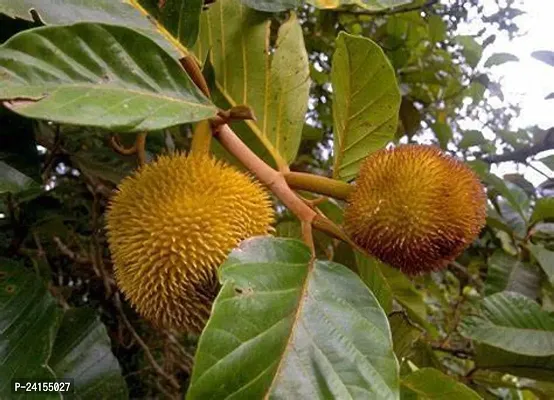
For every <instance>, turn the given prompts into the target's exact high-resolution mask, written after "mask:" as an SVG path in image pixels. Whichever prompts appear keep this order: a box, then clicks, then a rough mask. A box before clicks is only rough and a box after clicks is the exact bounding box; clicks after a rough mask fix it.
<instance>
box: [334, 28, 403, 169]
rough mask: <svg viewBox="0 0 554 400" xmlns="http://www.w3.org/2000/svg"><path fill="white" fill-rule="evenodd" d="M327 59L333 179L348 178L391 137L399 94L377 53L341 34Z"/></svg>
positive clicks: (373, 47) (381, 55)
mask: <svg viewBox="0 0 554 400" xmlns="http://www.w3.org/2000/svg"><path fill="white" fill-rule="evenodd" d="M336 47H337V49H336V51H335V55H334V56H333V67H332V70H331V80H332V83H333V121H334V157H335V161H334V172H333V173H334V176H335V177H336V178H339V179H342V180H351V179H353V178H354V177H355V176H356V175H357V173H358V170H359V169H360V164H361V162H362V161H363V159H364V158H365V157H366V156H367V155H368V154H370V153H372V152H374V151H375V150H378V149H380V148H382V147H383V146H384V145H385V144H386V143H387V142H388V141H390V140H392V139H393V138H394V134H395V132H396V128H397V124H398V112H399V109H400V102H401V97H400V91H399V89H398V84H397V83H396V78H395V76H394V70H393V68H392V66H391V64H390V62H389V60H388V59H387V57H386V56H385V53H383V50H382V49H381V48H380V47H379V46H378V45H377V44H375V43H374V42H372V41H371V40H370V39H367V38H364V37H358V36H352V35H349V34H346V33H344V32H341V33H340V34H339V37H338V39H337V43H336Z"/></svg>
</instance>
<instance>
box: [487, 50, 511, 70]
mask: <svg viewBox="0 0 554 400" xmlns="http://www.w3.org/2000/svg"><path fill="white" fill-rule="evenodd" d="M513 61H519V58H518V57H516V56H514V55H513V54H510V53H494V54H493V55H492V56H490V57H489V58H488V59H487V61H485V67H486V68H490V67H492V66H494V65H502V64H505V63H507V62H513Z"/></svg>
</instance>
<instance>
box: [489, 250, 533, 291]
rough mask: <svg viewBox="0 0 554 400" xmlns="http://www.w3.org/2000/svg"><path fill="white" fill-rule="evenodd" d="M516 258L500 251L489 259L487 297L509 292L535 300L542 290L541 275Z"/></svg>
mask: <svg viewBox="0 0 554 400" xmlns="http://www.w3.org/2000/svg"><path fill="white" fill-rule="evenodd" d="M537 272H538V271H535V270H534V269H532V268H531V266H529V265H527V264H526V263H523V262H522V261H520V260H518V259H517V258H516V257H514V256H511V255H510V254H507V253H505V252H504V251H502V250H500V249H498V250H496V251H495V252H494V253H493V254H492V256H491V257H490V258H489V259H488V269H487V279H486V281H485V295H486V296H488V295H491V294H494V293H498V292H503V291H509V292H518V293H521V294H524V295H525V296H527V297H529V298H531V299H534V298H535V297H536V296H537V293H538V291H539V288H540V273H537Z"/></svg>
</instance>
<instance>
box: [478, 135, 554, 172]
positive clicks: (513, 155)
mask: <svg viewBox="0 0 554 400" xmlns="http://www.w3.org/2000/svg"><path fill="white" fill-rule="evenodd" d="M553 149H554V128H550V129H549V130H548V132H547V134H546V136H545V138H544V140H543V141H542V142H541V143H537V144H534V145H532V146H529V147H525V148H522V149H518V150H515V151H511V152H509V153H504V154H498V155H493V156H490V157H487V158H483V161H485V162H487V163H489V164H495V163H501V162H506V161H515V162H520V163H525V162H526V161H527V158H529V157H531V156H534V155H535V154H539V153H542V152H543V151H547V150H553Z"/></svg>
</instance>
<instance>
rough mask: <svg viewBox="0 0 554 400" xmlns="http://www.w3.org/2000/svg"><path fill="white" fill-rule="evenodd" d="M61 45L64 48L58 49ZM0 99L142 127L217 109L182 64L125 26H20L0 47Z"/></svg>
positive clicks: (60, 115)
mask: <svg viewBox="0 0 554 400" xmlns="http://www.w3.org/2000/svg"><path fill="white" fill-rule="evenodd" d="M62 49H63V51H62ZM0 99H4V100H10V99H11V101H9V102H5V104H6V105H8V106H9V108H10V109H12V110H13V111H15V112H17V113H18V114H21V115H24V116H26V117H31V118H38V119H48V120H52V121H56V122H60V123H67V124H76V125H90V126H95V127H101V128H106V129H110V130H117V131H129V132H130V131H144V130H155V129H162V128H166V127H169V126H172V125H178V124H183V123H186V122H192V121H198V120H201V119H206V118H210V117H212V116H214V115H215V114H216V112H217V109H216V108H215V106H213V105H212V104H211V103H210V101H209V100H208V99H207V98H205V97H204V95H203V94H202V93H201V92H200V91H199V90H198V89H197V88H196V86H195V85H194V83H193V82H192V81H191V80H190V78H189V77H188V75H186V74H185V73H183V70H182V68H181V66H180V65H179V64H178V62H177V61H175V60H173V59H172V58H171V57H170V56H169V55H168V54H167V53H165V52H164V51H163V50H162V49H161V48H160V47H159V46H158V45H156V44H155V43H154V42H152V41H151V40H150V39H149V38H147V37H145V36H142V35H140V34H138V33H137V32H135V31H132V30H130V29H128V28H125V27H120V26H111V25H100V24H89V23H81V24H76V25H71V26H58V27H46V28H38V29H32V30H28V31H24V32H22V33H20V34H18V35H16V36H14V37H12V38H11V39H10V40H8V41H7V42H6V43H5V44H4V45H3V46H2V47H0Z"/></svg>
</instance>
